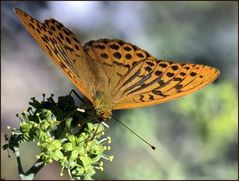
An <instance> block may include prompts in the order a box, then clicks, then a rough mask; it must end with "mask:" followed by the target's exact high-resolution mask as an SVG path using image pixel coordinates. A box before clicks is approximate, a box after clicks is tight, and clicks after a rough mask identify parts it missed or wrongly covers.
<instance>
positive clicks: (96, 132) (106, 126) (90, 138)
mask: <svg viewBox="0 0 239 181" xmlns="http://www.w3.org/2000/svg"><path fill="white" fill-rule="evenodd" d="M97 121H98V122H99V123H100V124H103V126H104V129H103V130H102V131H100V132H98V129H99V126H100V124H98V125H97V127H96V129H95V132H94V134H93V136H92V137H91V136H89V137H88V138H87V139H85V140H84V141H85V142H88V141H92V140H93V139H95V137H96V136H97V135H100V134H102V133H103V132H105V131H106V130H107V129H109V126H108V125H107V124H106V123H105V122H103V121H101V122H100V121H99V120H97ZM82 142H83V141H82Z"/></svg>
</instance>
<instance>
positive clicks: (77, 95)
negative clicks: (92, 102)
mask: <svg viewBox="0 0 239 181" xmlns="http://www.w3.org/2000/svg"><path fill="white" fill-rule="evenodd" d="M72 93H74V94H75V96H76V97H77V98H78V99H79V100H80V101H81V102H83V103H86V102H85V100H84V99H83V98H81V97H80V95H79V94H77V92H76V91H75V90H74V89H72V90H71V91H70V93H69V95H70V96H71V94H72Z"/></svg>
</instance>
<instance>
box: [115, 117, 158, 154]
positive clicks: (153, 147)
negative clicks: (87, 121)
mask: <svg viewBox="0 0 239 181" xmlns="http://www.w3.org/2000/svg"><path fill="white" fill-rule="evenodd" d="M112 118H113V119H114V120H115V121H117V122H118V123H120V124H121V125H123V126H124V127H125V128H127V129H128V130H129V131H130V132H131V133H133V134H134V135H135V136H137V137H138V138H139V139H141V140H142V141H143V142H145V143H146V144H147V145H149V146H150V147H151V148H152V149H153V150H155V149H156V147H155V146H153V145H151V144H150V143H149V142H147V141H146V140H145V139H143V138H142V137H141V136H139V135H138V134H137V133H135V132H134V131H133V130H132V129H130V128H129V127H128V126H126V125H125V124H124V123H122V122H121V121H120V120H118V119H117V118H116V117H114V116H112Z"/></svg>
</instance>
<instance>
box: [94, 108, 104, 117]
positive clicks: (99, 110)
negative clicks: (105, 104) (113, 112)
mask: <svg viewBox="0 0 239 181" xmlns="http://www.w3.org/2000/svg"><path fill="white" fill-rule="evenodd" d="M95 113H96V115H97V116H102V115H103V114H104V112H103V110H101V109H96V111H95Z"/></svg>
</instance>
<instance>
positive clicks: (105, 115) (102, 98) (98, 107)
mask: <svg viewBox="0 0 239 181" xmlns="http://www.w3.org/2000/svg"><path fill="white" fill-rule="evenodd" d="M94 108H95V114H96V116H97V117H98V118H100V119H102V120H103V121H106V120H109V119H110V118H111V116H112V103H111V99H110V98H109V96H107V95H106V94H105V93H104V92H97V93H96V98H95V104H94Z"/></svg>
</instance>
